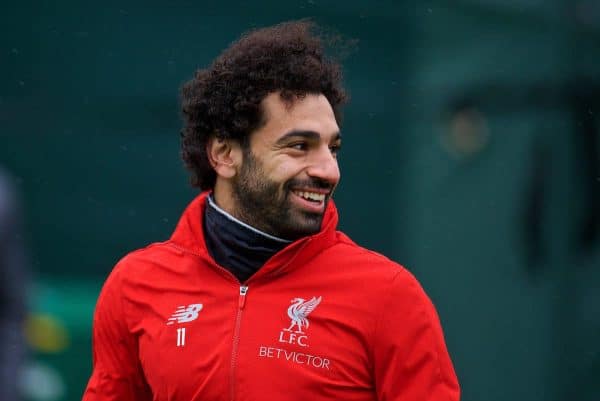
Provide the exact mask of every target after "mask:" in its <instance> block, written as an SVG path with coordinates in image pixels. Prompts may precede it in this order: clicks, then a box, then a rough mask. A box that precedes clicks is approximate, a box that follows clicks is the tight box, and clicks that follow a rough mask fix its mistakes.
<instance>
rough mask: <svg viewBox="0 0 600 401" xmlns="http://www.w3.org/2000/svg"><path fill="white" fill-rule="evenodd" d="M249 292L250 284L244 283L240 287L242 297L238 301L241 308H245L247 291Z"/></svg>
mask: <svg viewBox="0 0 600 401" xmlns="http://www.w3.org/2000/svg"><path fill="white" fill-rule="evenodd" d="M247 292H248V286H247V285H242V286H241V287H240V299H239V302H238V306H239V307H240V309H244V305H246V293H247Z"/></svg>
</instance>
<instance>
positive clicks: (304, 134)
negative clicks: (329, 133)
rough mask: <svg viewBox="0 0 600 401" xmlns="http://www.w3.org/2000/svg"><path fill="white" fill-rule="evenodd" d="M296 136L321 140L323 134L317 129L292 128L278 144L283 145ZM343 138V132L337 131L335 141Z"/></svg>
mask: <svg viewBox="0 0 600 401" xmlns="http://www.w3.org/2000/svg"><path fill="white" fill-rule="evenodd" d="M294 137H302V138H306V139H312V140H319V139H321V135H320V134H319V133H318V132H315V131H304V130H292V131H290V132H287V133H285V134H284V135H283V136H282V137H281V138H279V139H278V140H277V142H276V144H278V145H281V144H283V143H285V142H286V141H288V140H289V139H290V138H294ZM341 139H342V133H341V132H336V133H335V134H334V136H333V140H334V141H339V140H341Z"/></svg>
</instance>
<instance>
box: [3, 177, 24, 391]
mask: <svg viewBox="0 0 600 401" xmlns="http://www.w3.org/2000/svg"><path fill="white" fill-rule="evenodd" d="M10 181H11V180H10V176H9V175H8V174H7V173H6V172H4V171H2V170H1V169H0V389H1V390H0V392H1V394H2V397H1V398H2V400H3V401H14V400H18V399H20V397H19V395H18V383H19V373H20V371H21V366H22V362H23V357H24V348H25V346H24V340H23V335H22V323H23V319H24V317H25V279H24V276H25V257H24V247H23V243H22V232H21V218H20V210H19V209H20V208H19V202H18V197H17V194H16V192H15V190H14V188H13V186H12V185H11V184H12V183H11V182H10Z"/></svg>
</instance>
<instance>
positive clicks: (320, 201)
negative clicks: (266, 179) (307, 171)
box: [291, 189, 330, 213]
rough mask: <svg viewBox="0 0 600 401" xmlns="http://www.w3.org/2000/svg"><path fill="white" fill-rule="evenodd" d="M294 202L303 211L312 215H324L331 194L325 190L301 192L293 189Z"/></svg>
mask: <svg viewBox="0 0 600 401" xmlns="http://www.w3.org/2000/svg"><path fill="white" fill-rule="evenodd" d="M291 193H292V194H293V195H294V196H293V198H294V201H295V203H296V204H298V206H300V207H301V208H302V209H304V210H306V211H308V212H312V213H323V211H324V210H325V201H326V200H327V198H328V195H329V194H330V193H329V191H324V190H316V191H315V190H310V191H309V190H299V189H293V190H292V191H291Z"/></svg>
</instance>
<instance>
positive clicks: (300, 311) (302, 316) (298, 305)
mask: <svg viewBox="0 0 600 401" xmlns="http://www.w3.org/2000/svg"><path fill="white" fill-rule="evenodd" d="M291 302H292V304H291V305H290V307H289V308H288V311H287V314H288V316H289V317H290V319H292V322H291V324H290V327H288V328H287V329H283V330H285V331H292V329H293V328H294V326H296V331H295V332H296V333H302V334H304V332H303V331H302V328H305V329H307V328H308V325H309V323H308V319H307V318H306V317H307V316H308V315H310V313H311V312H312V311H314V310H315V308H316V307H317V305H319V303H321V297H319V298H316V297H312V299H309V300H308V301H305V300H304V298H294V299H292V301H291Z"/></svg>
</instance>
